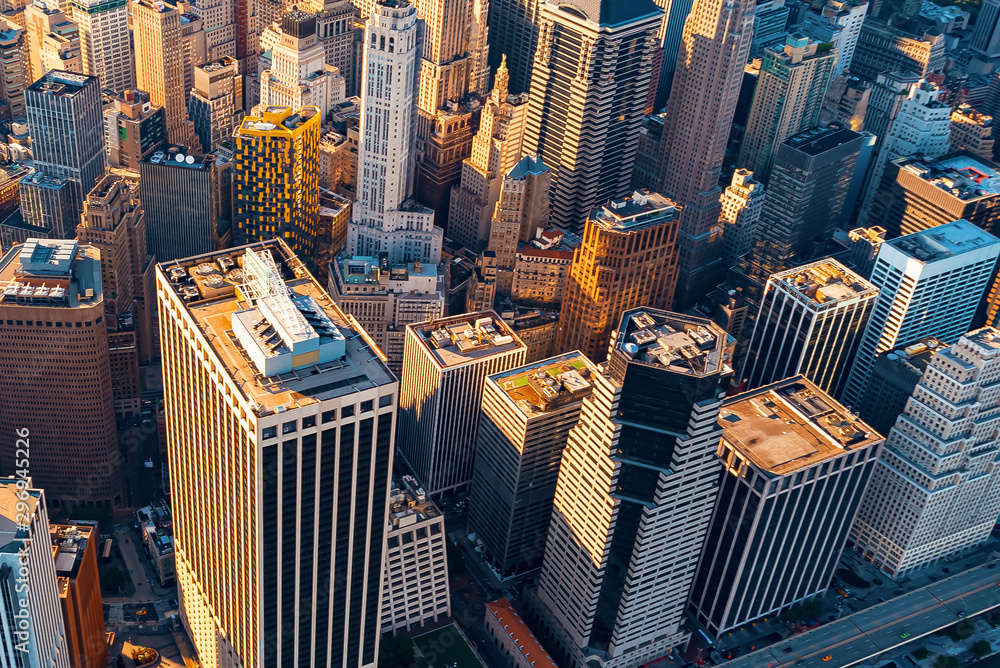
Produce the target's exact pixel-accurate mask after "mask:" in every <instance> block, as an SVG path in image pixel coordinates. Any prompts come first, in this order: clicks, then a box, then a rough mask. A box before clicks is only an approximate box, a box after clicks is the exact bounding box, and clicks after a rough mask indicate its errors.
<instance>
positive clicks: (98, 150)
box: [24, 70, 107, 213]
mask: <svg viewBox="0 0 1000 668" xmlns="http://www.w3.org/2000/svg"><path fill="white" fill-rule="evenodd" d="M102 85H107V82H105V81H104V80H101V81H100V82H99V81H98V79H97V77H94V76H86V75H83V74H73V73H72V72H63V71H60V70H53V71H51V72H49V73H48V74H46V75H45V76H44V77H42V78H41V79H39V80H38V81H36V82H35V83H33V84H31V85H30V86H28V89H27V91H25V95H24V100H25V106H26V111H27V115H28V129H29V131H30V132H31V151H32V155H33V157H34V160H35V169H36V170H37V171H39V172H42V173H44V174H45V175H46V176H49V177H56V178H63V179H66V180H68V181H69V201H70V202H71V204H72V208H73V210H74V211H76V212H77V213H79V212H81V211H82V210H83V198H84V197H85V196H86V194H87V193H88V192H90V189H91V188H93V187H94V184H95V183H96V182H97V179H99V178H100V177H101V175H102V174H104V123H103V118H102V115H101V86H102Z"/></svg>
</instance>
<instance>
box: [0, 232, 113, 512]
mask: <svg viewBox="0 0 1000 668" xmlns="http://www.w3.org/2000/svg"><path fill="white" fill-rule="evenodd" d="M0 282H2V284H3V285H4V286H5V287H4V292H3V296H2V299H0V323H3V325H2V331H3V337H4V340H5V342H6V346H7V350H8V352H9V353H10V355H9V357H7V358H6V360H5V361H4V362H3V365H2V369H0V371H2V373H3V376H4V378H5V382H4V383H3V385H2V387H0V425H2V426H3V428H4V430H5V433H4V434H3V435H2V436H0V454H3V455H4V456H6V457H7V459H8V461H14V460H15V450H16V440H17V437H16V435H15V430H16V429H23V428H28V429H30V430H31V433H32V437H33V438H34V439H35V443H36V445H35V446H34V447H33V448H32V452H31V454H32V459H31V473H32V476H33V477H34V479H35V480H36V481H37V483H38V484H40V485H44V488H45V489H46V490H47V493H48V495H49V496H50V501H52V502H53V503H60V504H62V503H64V502H65V503H72V504H77V503H80V504H82V503H93V504H97V505H101V506H110V505H111V504H112V503H119V502H120V501H121V471H120V470H119V469H118V466H117V465H116V464H115V463H114V462H116V461H117V457H118V455H117V453H118V439H117V434H116V430H115V410H114V395H113V392H112V377H111V365H110V361H109V353H108V333H109V329H111V328H109V327H108V323H107V318H106V317H105V303H104V302H105V299H104V293H103V289H102V284H101V253H100V251H99V250H98V249H97V248H94V247H90V246H80V245H78V244H77V242H76V241H59V240H38V239H31V240H28V242H27V243H25V244H24V245H22V246H15V247H14V248H13V249H11V250H9V251H7V253H6V254H5V255H4V256H3V258H2V260H0ZM112 331H113V330H112Z"/></svg>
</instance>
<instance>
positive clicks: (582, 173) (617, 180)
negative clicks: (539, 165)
mask: <svg viewBox="0 0 1000 668" xmlns="http://www.w3.org/2000/svg"><path fill="white" fill-rule="evenodd" d="M597 4H598V3H593V2H589V3H586V5H587V7H588V9H589V14H590V15H589V17H588V18H583V17H582V16H581V14H583V13H585V12H582V11H581V10H579V9H573V7H574V6H573V5H562V6H556V5H554V4H550V3H541V4H540V6H539V19H538V20H539V37H538V50H537V52H536V53H535V61H534V65H533V67H532V74H531V99H530V101H529V103H528V118H527V122H526V126H525V134H524V147H525V149H526V150H528V151H533V152H535V153H537V154H538V156H539V157H540V158H541V159H542V162H543V163H545V166H546V167H548V168H549V169H550V170H551V171H552V189H551V198H552V223H553V224H555V225H557V226H559V227H561V228H563V229H566V230H569V231H571V232H574V233H579V232H580V231H581V230H582V229H583V227H584V224H585V223H586V221H587V216H588V214H589V213H590V209H591V208H592V207H594V206H596V205H598V204H599V203H600V202H606V201H608V200H609V199H613V198H618V197H622V196H623V195H625V194H626V193H627V192H628V188H629V180H630V178H631V173H632V165H633V163H634V162H635V154H636V149H637V145H638V141H639V126H640V125H641V123H642V117H643V114H644V109H645V103H646V93H647V92H648V90H649V83H650V78H651V76H652V57H653V50H654V48H655V36H656V33H657V31H658V30H659V28H660V23H661V22H662V18H663V14H662V12H661V11H660V10H659V8H658V7H657V6H656V5H655V4H653V2H652V0H636V1H635V2H627V3H614V4H613V5H612V4H609V3H604V4H603V5H601V6H600V8H598V7H597ZM612 73H614V74H612ZM607 77H611V78H613V80H614V84H613V85H608V84H606V83H605V82H606V81H610V80H611V79H608V78H607ZM654 189H655V188H654Z"/></svg>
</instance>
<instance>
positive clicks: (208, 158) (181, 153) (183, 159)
mask: <svg viewBox="0 0 1000 668" xmlns="http://www.w3.org/2000/svg"><path fill="white" fill-rule="evenodd" d="M140 162H146V163H151V164H154V165H165V166H167V167H182V168H184V169H196V170H200V171H208V170H210V169H211V168H212V164H213V163H214V162H215V157H214V156H212V155H202V154H199V153H191V150H190V148H189V147H187V146H179V145H174V146H170V147H168V148H166V149H163V150H162V151H154V152H153V153H152V154H151V155H149V156H147V157H145V158H143V159H142V160H140Z"/></svg>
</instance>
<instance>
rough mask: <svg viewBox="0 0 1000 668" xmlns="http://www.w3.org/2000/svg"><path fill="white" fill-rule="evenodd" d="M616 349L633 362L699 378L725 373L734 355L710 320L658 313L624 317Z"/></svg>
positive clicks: (637, 312) (633, 313) (641, 312)
mask: <svg viewBox="0 0 1000 668" xmlns="http://www.w3.org/2000/svg"><path fill="white" fill-rule="evenodd" d="M615 346H616V348H617V349H618V350H620V351H622V352H623V353H624V354H625V355H626V356H627V357H628V358H630V359H632V360H633V361H636V362H641V363H643V364H648V365H650V366H659V367H663V368H666V369H668V370H670V371H673V372H675V373H683V374H692V375H696V376H707V375H711V374H714V373H719V372H721V371H723V370H724V369H725V368H726V365H727V364H728V363H729V359H730V357H731V355H732V347H731V346H730V345H729V342H728V341H727V336H726V332H725V331H723V330H722V329H720V328H719V326H718V325H716V324H715V323H713V322H712V321H711V320H707V319H705V318H697V317H694V316H689V315H684V314H681V313H673V312H671V311H660V310H656V309H639V310H635V311H629V312H627V313H625V315H624V316H622V325H621V327H620V328H619V335H618V337H617V339H616V341H615Z"/></svg>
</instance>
